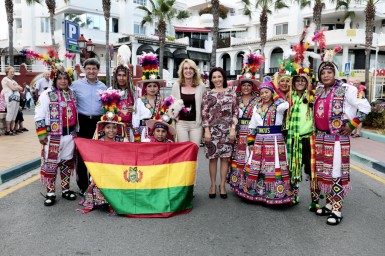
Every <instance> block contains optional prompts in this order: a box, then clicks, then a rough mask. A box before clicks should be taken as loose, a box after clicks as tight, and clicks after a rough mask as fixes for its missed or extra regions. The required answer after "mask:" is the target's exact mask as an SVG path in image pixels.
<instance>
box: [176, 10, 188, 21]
mask: <svg viewBox="0 0 385 256" xmlns="http://www.w3.org/2000/svg"><path fill="white" fill-rule="evenodd" d="M189 17H190V13H189V12H188V11H186V10H183V11H179V12H178V15H177V16H176V18H177V19H178V20H182V19H187V18H189Z"/></svg>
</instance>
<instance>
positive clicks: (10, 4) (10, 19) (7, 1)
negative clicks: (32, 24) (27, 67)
mask: <svg viewBox="0 0 385 256" xmlns="http://www.w3.org/2000/svg"><path fill="white" fill-rule="evenodd" d="M26 3H27V4H28V5H31V4H33V3H40V0H26ZM4 4H5V11H6V13H7V22H8V51H9V55H8V56H9V65H10V66H13V64H14V62H13V1H12V0H5V1H4Z"/></svg>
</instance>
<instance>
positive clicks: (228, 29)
mask: <svg viewBox="0 0 385 256" xmlns="http://www.w3.org/2000/svg"><path fill="white" fill-rule="evenodd" d="M237 31H246V28H224V29H220V30H219V31H218V32H237Z"/></svg>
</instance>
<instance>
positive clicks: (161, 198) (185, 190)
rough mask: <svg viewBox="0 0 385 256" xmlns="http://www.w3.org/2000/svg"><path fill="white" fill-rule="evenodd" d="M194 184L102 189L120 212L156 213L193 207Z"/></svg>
mask: <svg viewBox="0 0 385 256" xmlns="http://www.w3.org/2000/svg"><path fill="white" fill-rule="evenodd" d="M193 189H194V186H185V187H170V188H163V189H135V190H123V189H111V188H102V189H100V190H101V192H102V193H103V195H104V197H105V198H106V199H107V201H108V202H109V203H110V205H111V206H112V208H113V209H114V210H115V211H116V213H118V214H155V213H166V212H179V211H183V210H187V209H190V208H192V200H193Z"/></svg>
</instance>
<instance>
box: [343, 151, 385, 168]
mask: <svg viewBox="0 0 385 256" xmlns="http://www.w3.org/2000/svg"><path fill="white" fill-rule="evenodd" d="M350 159H351V160H355V161H357V162H360V163H362V164H365V165H368V166H369V167H371V168H373V169H375V170H377V171H379V172H382V173H385V163H382V162H380V161H377V160H376V159H373V158H371V157H368V156H365V155H363V154H360V153H358V152H355V151H352V150H351V151H350Z"/></svg>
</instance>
